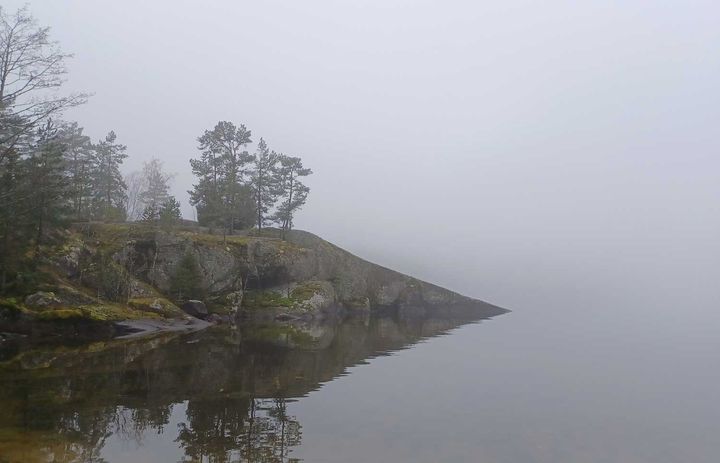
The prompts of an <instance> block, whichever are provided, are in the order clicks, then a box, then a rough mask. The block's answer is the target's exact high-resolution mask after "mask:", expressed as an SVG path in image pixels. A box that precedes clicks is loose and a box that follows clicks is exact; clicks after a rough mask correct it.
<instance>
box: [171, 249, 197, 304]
mask: <svg viewBox="0 0 720 463" xmlns="http://www.w3.org/2000/svg"><path fill="white" fill-rule="evenodd" d="M201 281H202V280H201V276H200V267H198V264H197V261H196V260H195V256H193V255H192V253H190V252H186V253H185V255H184V256H183V257H182V259H181V260H180V262H179V263H178V265H177V267H176V268H175V272H174V273H173V275H172V277H171V278H170V293H171V294H172V296H173V297H175V299H176V300H178V301H180V300H184V299H200V298H202V296H203V290H202V285H201Z"/></svg>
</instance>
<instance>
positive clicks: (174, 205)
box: [158, 196, 182, 226]
mask: <svg viewBox="0 0 720 463" xmlns="http://www.w3.org/2000/svg"><path fill="white" fill-rule="evenodd" d="M158 216H159V219H160V223H161V224H163V225H164V226H172V225H175V224H177V223H179V222H180V221H181V220H182V213H181V212H180V203H179V202H178V200H177V199H175V197H174V196H170V197H169V198H168V199H167V200H165V202H164V203H163V204H162V206H160V211H159V213H158Z"/></svg>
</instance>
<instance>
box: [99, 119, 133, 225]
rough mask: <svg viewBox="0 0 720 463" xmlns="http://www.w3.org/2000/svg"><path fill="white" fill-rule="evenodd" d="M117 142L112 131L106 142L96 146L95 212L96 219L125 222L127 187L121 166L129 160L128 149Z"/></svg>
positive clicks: (103, 141) (102, 141)
mask: <svg viewBox="0 0 720 463" xmlns="http://www.w3.org/2000/svg"><path fill="white" fill-rule="evenodd" d="M116 140H117V136H116V135H115V132H113V131H110V133H108V135H107V136H106V137H105V139H104V140H101V141H100V142H99V143H98V144H97V145H95V162H94V166H93V167H94V170H93V212H94V217H96V218H99V219H103V220H106V221H113V220H125V201H126V196H125V190H126V188H127V186H126V185H125V182H124V180H123V177H122V174H121V173H120V165H121V164H122V163H123V161H124V160H125V158H127V154H125V151H126V149H127V148H126V147H125V145H121V144H118V143H116Z"/></svg>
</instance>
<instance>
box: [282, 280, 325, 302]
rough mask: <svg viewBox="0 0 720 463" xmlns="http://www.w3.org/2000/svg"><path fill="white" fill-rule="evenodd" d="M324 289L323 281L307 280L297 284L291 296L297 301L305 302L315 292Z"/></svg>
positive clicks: (322, 291)
mask: <svg viewBox="0 0 720 463" xmlns="http://www.w3.org/2000/svg"><path fill="white" fill-rule="evenodd" d="M324 291H325V290H324V288H323V285H322V283H320V282H317V281H307V282H305V283H300V284H299V285H297V286H295V287H294V288H293V290H292V291H291V292H290V297H291V298H292V299H293V300H295V301H298V302H303V301H307V300H308V299H310V298H311V297H313V296H314V295H315V294H322V293H324Z"/></svg>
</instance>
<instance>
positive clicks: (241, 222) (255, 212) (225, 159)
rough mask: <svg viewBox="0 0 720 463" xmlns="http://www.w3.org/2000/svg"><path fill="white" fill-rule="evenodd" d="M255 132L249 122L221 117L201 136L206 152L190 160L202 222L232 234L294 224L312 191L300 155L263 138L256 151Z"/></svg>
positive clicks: (192, 198)
mask: <svg viewBox="0 0 720 463" xmlns="http://www.w3.org/2000/svg"><path fill="white" fill-rule="evenodd" d="M251 136H252V134H251V132H250V130H248V129H247V128H246V127H245V125H242V124H241V125H240V126H236V125H235V124H233V123H232V122H227V121H220V122H218V123H217V124H216V125H215V127H214V128H213V129H212V130H206V131H205V132H204V133H203V134H202V135H201V136H200V137H199V138H198V143H199V146H198V150H199V151H200V156H199V157H198V158H197V159H192V160H191V161H190V165H191V167H192V171H193V173H194V174H195V176H196V177H197V178H198V182H197V184H195V185H194V186H193V189H192V190H191V191H190V192H189V193H190V203H191V204H192V205H193V206H195V207H196V208H197V212H198V222H199V223H200V224H201V225H206V226H209V227H221V228H223V230H224V231H225V232H226V233H229V234H232V233H234V232H235V230H238V229H244V228H249V227H252V226H255V227H256V228H257V229H258V230H261V229H262V228H263V227H265V226H266V225H268V224H270V223H275V224H277V225H278V226H279V227H280V228H281V229H282V230H283V231H287V230H289V229H291V228H292V226H293V217H294V215H295V213H296V212H297V211H298V210H299V209H300V208H301V207H302V206H303V205H304V204H305V201H306V200H307V196H308V193H309V191H310V189H309V188H308V187H307V186H306V185H305V184H303V183H302V178H303V177H306V176H308V175H310V174H311V173H312V171H311V170H310V169H308V168H305V167H303V164H302V160H301V159H300V158H299V157H293V156H288V155H285V154H282V153H276V152H275V151H272V150H270V148H269V147H268V145H267V143H266V142H265V140H264V139H262V138H261V139H260V141H259V142H258V144H257V147H256V149H255V153H254V154H250V153H249V152H248V151H247V146H248V145H249V144H251V143H252V139H251Z"/></svg>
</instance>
